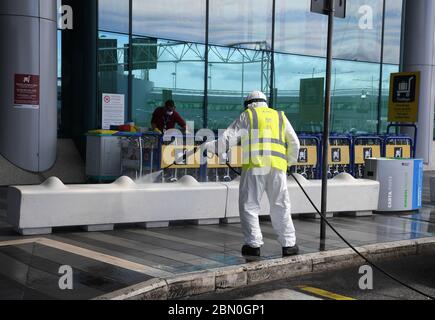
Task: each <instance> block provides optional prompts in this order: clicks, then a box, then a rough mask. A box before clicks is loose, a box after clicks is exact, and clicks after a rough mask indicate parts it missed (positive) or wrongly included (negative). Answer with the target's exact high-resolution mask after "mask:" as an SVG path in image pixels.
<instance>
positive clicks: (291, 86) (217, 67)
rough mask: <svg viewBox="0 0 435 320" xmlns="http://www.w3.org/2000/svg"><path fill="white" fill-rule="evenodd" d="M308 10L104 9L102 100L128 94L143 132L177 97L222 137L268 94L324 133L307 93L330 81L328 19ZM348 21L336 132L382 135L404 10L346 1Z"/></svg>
mask: <svg viewBox="0 0 435 320" xmlns="http://www.w3.org/2000/svg"><path fill="white" fill-rule="evenodd" d="M384 2H385V3H384ZM310 3H311V1H310V0H301V1H286V0H250V1H242V0H241V1H231V0H208V1H205V0H176V1H174V0H160V1H148V0H116V1H112V0H99V29H100V32H99V35H100V36H99V52H98V57H99V90H100V93H121V94H125V95H126V101H128V102H127V105H128V112H127V116H128V117H129V118H130V120H131V121H134V122H135V123H136V124H138V125H139V126H141V127H150V125H151V124H150V120H151V115H152V113H153V111H154V109H155V108H156V107H158V106H161V105H162V104H163V103H164V101H165V100H167V99H171V98H172V99H173V100H175V102H176V104H177V110H178V111H179V112H180V114H181V115H182V116H183V117H184V118H185V119H186V120H187V121H195V127H196V128H197V129H199V128H202V127H203V126H204V125H207V126H208V127H209V128H211V129H222V128H226V127H227V126H228V125H229V124H230V123H231V122H232V121H233V120H234V119H235V118H236V117H237V116H238V115H239V114H240V113H241V112H242V110H243V100H244V97H245V96H246V95H247V94H248V92H250V91H252V90H262V91H264V92H265V93H267V95H268V96H270V97H271V98H272V99H271V102H273V107H275V108H277V109H280V110H284V111H285V112H286V113H287V115H288V117H289V119H291V121H292V122H293V124H294V126H295V128H296V129H297V130H298V131H303V132H318V131H320V130H321V127H322V123H321V121H319V119H321V115H320V117H319V114H318V113H319V112H317V114H316V113H313V112H314V111H313V110H311V109H309V108H308V107H307V104H306V99H305V96H306V95H309V94H310V93H307V90H306V88H305V87H304V84H306V83H310V81H312V83H317V84H322V83H323V82H324V78H325V56H326V40H327V39H326V33H327V18H326V16H323V15H318V14H313V13H311V12H310ZM130 4H131V7H130ZM384 6H385V9H386V10H385V12H384V11H383V8H384ZM274 8H275V10H274ZM207 10H208V14H207ZM347 12H348V14H347V17H346V19H336V27H335V34H334V37H335V39H334V57H335V60H334V66H333V74H332V90H333V92H332V99H333V100H332V102H333V106H332V128H333V130H334V131H335V132H337V133H348V132H355V133H376V132H377V130H378V126H379V124H381V125H380V127H381V128H382V130H385V128H386V120H387V119H386V113H387V111H386V110H387V102H388V91H389V74H390V73H392V72H397V71H398V69H399V67H398V65H399V56H400V34H401V19H402V17H401V16H402V1H401V0H354V1H348V10H347ZM129 17H132V20H131V21H130V20H129ZM383 35H384V36H383ZM382 39H384V41H382ZM129 48H132V51H131V52H129ZM382 52H383V53H384V54H383V55H382ZM322 81H323V82H322ZM303 88H305V89H303ZM322 89H323V88H321V87H319V90H318V91H316V92H315V93H314V94H318V95H321V94H323V90H322ZM304 101H305V102H304ZM318 103H320V104H322V103H323V99H321V100H318ZM320 112H321V111H320ZM379 114H380V115H381V117H380V118H379Z"/></svg>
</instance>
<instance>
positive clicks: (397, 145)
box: [384, 135, 415, 159]
mask: <svg viewBox="0 0 435 320" xmlns="http://www.w3.org/2000/svg"><path fill="white" fill-rule="evenodd" d="M384 155H385V157H386V158H404V159H410V158H413V157H414V156H415V153H414V141H413V140H412V138H411V137H410V136H407V135H386V136H385V140H384Z"/></svg>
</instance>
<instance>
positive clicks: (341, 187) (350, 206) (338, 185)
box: [225, 173, 380, 217]
mask: <svg viewBox="0 0 435 320" xmlns="http://www.w3.org/2000/svg"><path fill="white" fill-rule="evenodd" d="M295 176H296V177H297V179H298V181H299V182H300V184H301V185H302V187H303V188H304V189H305V191H306V192H307V194H308V195H309V197H310V198H311V199H312V201H313V203H314V204H315V205H316V207H317V208H318V209H319V210H320V208H321V194H322V183H321V181H320V180H307V179H305V178H304V177H303V176H301V175H299V174H296V175H295ZM225 185H226V186H227V187H228V200H227V217H237V216H239V203H238V199H239V195H238V192H239V184H238V182H230V183H225ZM379 190H380V185H379V182H377V181H372V180H362V179H358V180H357V179H355V178H353V177H352V176H351V175H349V174H346V173H343V174H340V175H338V176H336V177H335V178H334V179H331V180H329V182H328V210H327V212H328V213H331V214H333V213H340V212H369V211H370V212H371V211H376V210H377V209H378V203H379ZM288 191H289V194H290V200H291V204H292V214H293V215H302V214H314V213H316V210H315V209H314V208H313V206H312V205H311V203H310V202H309V201H308V199H307V198H306V196H305V195H304V193H303V191H302V190H301V189H300V187H299V185H298V184H297V183H296V181H295V180H294V178H293V177H289V179H288ZM261 214H262V215H269V214H270V206H269V200H268V198H267V196H266V195H265V196H264V198H263V200H262V202H261Z"/></svg>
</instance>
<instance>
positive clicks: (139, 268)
mask: <svg viewBox="0 0 435 320" xmlns="http://www.w3.org/2000/svg"><path fill="white" fill-rule="evenodd" d="M37 243H39V244H42V245H44V246H48V247H52V248H55V249H58V250H61V251H65V252H69V253H72V254H75V255H79V256H82V257H86V258H89V259H92V260H96V261H100V262H104V263H107V264H110V265H113V266H117V267H120V268H124V269H128V270H132V271H135V272H139V273H143V274H146V275H149V276H152V277H167V276H172V275H173V273H170V272H167V271H164V270H160V269H156V268H153V267H149V266H145V265H142V264H139V263H135V262H131V261H127V260H124V259H121V258H117V257H114V256H110V255H107V254H103V253H99V252H96V251H92V250H88V249H84V248H81V247H77V246H73V245H70V244H67V243H63V242H59V241H55V240H51V239H46V238H42V239H39V240H38V241H37Z"/></svg>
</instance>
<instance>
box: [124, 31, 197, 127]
mask: <svg viewBox="0 0 435 320" xmlns="http://www.w3.org/2000/svg"><path fill="white" fill-rule="evenodd" d="M204 53H205V47H204V46H203V45H199V44H193V43H183V42H174V41H168V40H157V39H153V38H139V37H135V38H134V39H133V120H134V122H135V123H136V124H138V125H139V126H142V127H146V128H149V127H151V123H150V122H151V117H152V114H153V112H154V110H155V109H156V108H158V107H160V106H162V105H163V104H164V102H165V101H166V100H169V99H173V100H174V101H175V103H176V106H177V111H178V112H179V113H180V115H181V116H182V117H183V118H184V119H185V120H186V121H194V122H195V126H196V128H202V126H203V103H204Z"/></svg>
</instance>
